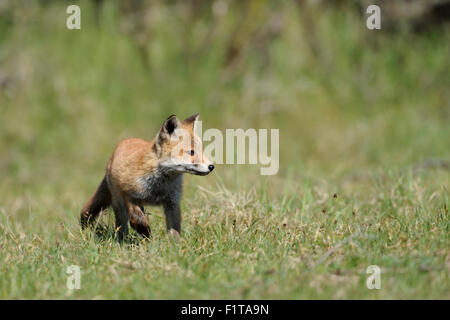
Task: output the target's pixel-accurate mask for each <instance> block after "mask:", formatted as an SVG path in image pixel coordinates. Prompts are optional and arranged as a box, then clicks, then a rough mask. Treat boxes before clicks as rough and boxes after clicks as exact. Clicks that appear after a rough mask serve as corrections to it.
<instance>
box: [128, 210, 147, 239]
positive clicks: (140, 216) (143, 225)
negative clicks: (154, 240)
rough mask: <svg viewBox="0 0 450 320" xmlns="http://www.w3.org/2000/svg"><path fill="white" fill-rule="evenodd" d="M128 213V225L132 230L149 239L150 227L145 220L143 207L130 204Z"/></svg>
mask: <svg viewBox="0 0 450 320" xmlns="http://www.w3.org/2000/svg"><path fill="white" fill-rule="evenodd" d="M128 213H129V214H130V225H131V226H132V227H133V229H134V230H136V231H137V232H138V233H139V234H140V235H142V236H144V237H145V238H149V237H150V226H149V224H148V222H147V220H146V219H145V212H144V209H143V207H142V206H137V205H134V204H130V205H129V209H128Z"/></svg>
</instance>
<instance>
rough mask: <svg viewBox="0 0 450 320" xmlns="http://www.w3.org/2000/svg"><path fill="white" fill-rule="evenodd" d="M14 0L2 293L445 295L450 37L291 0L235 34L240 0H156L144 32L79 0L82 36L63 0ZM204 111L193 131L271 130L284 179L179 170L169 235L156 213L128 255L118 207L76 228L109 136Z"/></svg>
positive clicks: (241, 169)
mask: <svg viewBox="0 0 450 320" xmlns="http://www.w3.org/2000/svg"><path fill="white" fill-rule="evenodd" d="M7 3H8V4H9V6H8V5H6V6H5V7H2V8H0V178H1V180H0V194H1V197H0V298H1V299H450V281H449V271H450V251H449V248H450V241H449V240H450V239H449V235H450V232H449V231H450V230H449V212H448V208H449V207H450V203H449V176H450V174H449V168H450V126H449V123H450V90H449V88H450V77H449V75H450V60H449V58H448V56H449V52H450V28H449V27H448V26H442V27H439V28H437V29H431V30H427V31H423V32H413V31H410V30H398V31H383V30H379V31H370V30H367V28H366V27H365V20H364V17H363V16H361V15H359V14H358V13H357V12H355V11H354V10H350V9H348V10H336V9H334V8H332V7H320V8H318V7H311V8H307V10H308V11H302V10H299V8H298V7H297V5H296V4H295V3H294V2H284V3H283V4H282V5H281V4H274V3H273V2H268V3H267V4H265V5H260V6H258V5H256V4H255V6H256V7H254V8H252V9H251V10H250V9H249V13H248V15H249V16H248V17H247V18H246V19H245V20H244V22H243V23H242V24H241V25H240V24H239V21H240V19H241V14H240V12H241V11H240V9H239V5H238V4H236V3H235V2H230V3H229V7H228V10H227V12H226V13H225V14H224V13H223V12H224V9H223V7H222V11H221V10H219V9H221V7H220V6H219V8H216V9H215V11H214V12H215V14H212V13H211V10H209V11H207V13H200V14H198V15H196V14H193V13H192V12H190V11H189V10H188V8H187V7H185V4H184V2H183V3H182V2H177V1H173V2H170V4H165V3H163V2H162V1H155V2H153V3H152V7H151V9H150V10H148V11H147V14H148V19H149V21H151V23H150V26H149V27H148V26H147V27H148V28H150V30H151V31H150V32H147V33H146V32H140V31H139V32H140V33H139V34H137V35H136V33H138V31H136V30H137V29H136V28H138V27H136V26H134V27H133V26H131V27H130V26H129V21H132V19H131V20H130V19H127V18H126V17H123V16H121V15H120V12H119V10H118V6H117V3H118V2H117V1H107V2H106V3H104V4H103V7H102V9H101V11H100V12H97V11H95V7H94V5H93V3H92V2H91V1H79V3H80V4H79V5H80V7H81V12H82V28H81V30H68V29H67V28H66V26H65V19H66V17H67V14H66V12H65V9H66V6H67V5H68V4H69V3H68V2H67V3H66V2H65V1H57V2H52V1H29V2H28V1H26V2H23V1H17V2H7ZM186 3H187V2H186ZM254 3H260V2H254ZM261 3H263V2H261ZM305 10H306V9H305ZM308 17H314V19H313V21H312V20H311V19H308ZM127 22H128V24H127ZM236 25H238V26H239V25H240V27H239V28H240V29H239V28H238V29H236V28H237V27H236ZM133 28H134V29H133ZM130 30H131V31H130ZM139 30H141V29H139ZM143 30H147V29H145V28H144V29H143ZM232 36H233V37H234V38H233V37H232ZM143 38H144V39H145V41H144V40H142V39H143ZM142 43H144V45H142ZM230 47H231V49H230ZM196 112H198V113H200V119H201V120H202V121H203V128H204V129H207V128H218V129H220V130H221V131H224V130H225V129H226V128H243V129H247V128H268V129H270V128H276V129H279V130H280V169H279V171H278V173H277V174H276V175H272V176H261V175H260V170H259V166H258V165H217V166H216V169H215V170H214V172H213V173H212V174H210V175H209V176H206V177H197V176H185V180H184V194H183V203H182V211H183V215H182V217H183V222H182V229H183V231H182V238H181V239H180V241H178V242H175V241H173V239H172V238H170V237H169V236H168V235H167V234H166V230H165V223H164V215H163V212H162V210H161V208H153V207H149V208H147V211H148V212H150V213H151V214H150V215H148V217H147V218H148V220H149V223H150V226H151V228H152V238H151V239H150V240H148V241H147V240H144V239H142V238H140V237H139V236H138V235H136V234H135V233H132V234H131V236H130V239H129V241H127V242H126V243H124V244H119V243H118V242H117V240H116V239H115V238H114V218H113V214H112V212H105V213H104V214H103V215H102V217H101V219H100V221H99V226H98V227H99V228H98V230H86V231H82V230H81V229H80V227H79V211H80V210H81V207H82V205H83V203H84V201H86V200H87V198H88V197H89V196H90V195H91V194H92V193H93V192H94V190H95V188H96V187H97V185H98V184H99V182H100V181H101V179H102V177H103V175H104V170H105V165H106V162H107V160H108V158H109V156H110V155H111V153H112V150H113V148H114V147H115V145H116V144H117V143H118V142H119V141H120V140H121V139H125V138H129V137H140V138H143V139H148V140H150V139H152V138H153V137H154V136H155V135H156V133H157V131H158V129H159V127H160V126H161V124H162V122H163V121H164V120H165V119H166V118H167V117H168V116H169V115H170V114H177V115H178V116H179V117H180V118H184V117H187V116H189V115H191V114H193V113H196ZM71 265H78V266H79V267H80V269H81V288H80V289H79V290H69V289H68V288H67V286H66V283H67V278H68V276H69V275H68V274H67V273H66V269H67V267H69V266H71ZM370 265H377V266H379V267H380V268H381V270H382V274H381V289H379V290H369V289H368V288H367V286H366V279H367V277H368V274H366V269H367V267H368V266H370Z"/></svg>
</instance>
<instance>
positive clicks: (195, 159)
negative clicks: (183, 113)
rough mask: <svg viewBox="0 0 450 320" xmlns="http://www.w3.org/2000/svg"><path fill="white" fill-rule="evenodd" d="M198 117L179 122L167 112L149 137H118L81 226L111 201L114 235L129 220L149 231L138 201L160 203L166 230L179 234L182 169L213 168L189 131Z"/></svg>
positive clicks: (125, 227)
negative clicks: (118, 139) (160, 124)
mask: <svg viewBox="0 0 450 320" xmlns="http://www.w3.org/2000/svg"><path fill="white" fill-rule="evenodd" d="M197 119H198V114H195V115H193V116H190V117H189V118H187V119H186V120H184V121H183V122H180V120H178V118H177V117H176V116H175V115H172V116H170V117H169V118H168V119H167V120H166V121H165V122H164V124H163V125H162V127H161V129H160V130H159V132H158V134H157V136H156V137H155V138H154V139H153V140H152V141H145V140H141V139H137V138H133V139H127V140H123V141H121V142H120V143H119V145H118V146H117V147H116V149H115V150H114V152H113V154H112V156H111V158H110V159H109V161H108V165H107V167H106V175H105V177H104V178H103V180H102V182H101V183H100V186H99V187H98V188H97V191H96V192H95V193H94V195H93V196H92V197H91V198H90V199H89V200H88V201H87V203H86V204H85V205H84V207H83V209H82V210H81V226H82V227H83V228H84V227H86V226H88V225H89V224H92V223H93V222H94V221H95V218H96V217H97V216H98V215H99V213H100V212H101V211H102V210H104V209H106V208H107V207H109V206H112V208H113V209H114V214H115V218H116V228H117V230H118V237H119V240H122V239H123V238H124V236H126V235H127V234H128V221H130V224H131V226H132V227H133V228H134V229H135V230H136V231H137V232H138V233H139V234H141V235H143V236H144V237H149V236H150V226H149V224H148V222H147V220H146V219H145V216H144V210H143V205H146V204H148V205H162V206H163V208H164V214H165V216H166V226H167V230H168V231H169V232H171V233H172V234H174V235H175V236H179V234H180V232H181V211H180V200H181V192H182V181H183V173H191V174H195V175H201V176H204V175H207V174H209V173H210V172H211V171H212V170H213V169H214V165H213V164H212V163H211V161H209V160H208V159H207V158H205V157H204V156H203V153H202V142H201V139H200V138H199V137H198V136H196V135H195V133H194V127H195V123H196V122H197ZM180 141H181V142H180Z"/></svg>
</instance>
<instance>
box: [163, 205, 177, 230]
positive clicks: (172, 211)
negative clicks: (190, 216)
mask: <svg viewBox="0 0 450 320" xmlns="http://www.w3.org/2000/svg"><path fill="white" fill-rule="evenodd" d="M163 207H164V215H165V216H166V227H167V231H168V232H169V233H170V234H172V235H173V236H174V237H175V238H179V237H180V233H181V209H180V205H179V204H178V203H172V202H168V203H165V204H164V205H163Z"/></svg>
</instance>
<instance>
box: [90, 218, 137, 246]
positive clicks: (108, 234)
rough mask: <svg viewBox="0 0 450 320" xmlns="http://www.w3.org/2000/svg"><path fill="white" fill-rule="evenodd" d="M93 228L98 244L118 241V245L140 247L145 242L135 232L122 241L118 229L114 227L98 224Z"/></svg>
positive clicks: (131, 231)
mask: <svg viewBox="0 0 450 320" xmlns="http://www.w3.org/2000/svg"><path fill="white" fill-rule="evenodd" d="M91 228H92V229H93V231H94V239H95V241H96V242H98V243H102V242H106V241H116V242H118V243H121V244H126V245H140V244H142V242H143V240H145V238H143V237H141V236H140V235H138V234H136V233H135V232H134V231H133V230H130V232H129V234H128V236H127V237H125V239H123V240H122V241H120V240H119V237H118V235H117V231H116V229H115V228H114V227H112V226H108V225H104V224H100V223H98V224H96V225H95V226H92V227H91Z"/></svg>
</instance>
